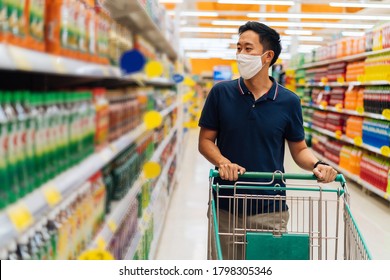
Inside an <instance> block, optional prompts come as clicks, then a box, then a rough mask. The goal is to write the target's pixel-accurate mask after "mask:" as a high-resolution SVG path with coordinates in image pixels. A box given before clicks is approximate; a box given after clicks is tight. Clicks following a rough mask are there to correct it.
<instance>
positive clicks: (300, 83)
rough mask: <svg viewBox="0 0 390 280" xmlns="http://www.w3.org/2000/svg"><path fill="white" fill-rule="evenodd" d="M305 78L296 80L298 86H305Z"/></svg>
mask: <svg viewBox="0 0 390 280" xmlns="http://www.w3.org/2000/svg"><path fill="white" fill-rule="evenodd" d="M305 82H306V81H305V78H300V79H299V80H298V84H299V85H302V86H304V85H305Z"/></svg>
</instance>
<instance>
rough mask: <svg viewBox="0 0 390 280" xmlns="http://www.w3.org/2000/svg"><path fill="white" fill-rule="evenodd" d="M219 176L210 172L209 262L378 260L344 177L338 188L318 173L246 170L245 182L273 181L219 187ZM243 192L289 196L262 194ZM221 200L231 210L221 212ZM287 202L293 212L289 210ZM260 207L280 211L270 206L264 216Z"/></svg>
mask: <svg viewBox="0 0 390 280" xmlns="http://www.w3.org/2000/svg"><path fill="white" fill-rule="evenodd" d="M216 177H219V173H218V171H217V170H210V175H209V179H210V186H209V187H210V189H209V211H208V217H209V226H208V252H207V257H208V259H219V260H221V259H283V260H286V259H301V260H304V259H318V260H321V259H346V260H354V259H359V260H368V259H372V257H371V254H370V252H369V250H368V248H367V245H366V243H365V241H364V239H363V237H362V234H361V232H360V230H359V228H358V226H357V223H356V220H355V219H354V217H353V216H352V213H351V209H350V203H349V200H350V199H349V193H348V188H347V184H346V181H345V178H344V176H343V175H341V174H339V175H337V177H336V180H335V181H336V182H338V183H340V184H339V185H338V187H336V188H335V187H332V186H329V187H328V186H322V185H321V184H319V183H318V182H317V178H316V177H315V176H314V175H313V174H308V175H306V174H288V173H282V172H280V171H276V172H274V173H264V172H246V173H245V174H243V175H239V180H240V179H241V178H246V179H262V180H269V181H267V182H257V181H256V182H247V181H238V182H236V183H235V184H234V185H219V184H213V180H214V178H216ZM275 180H279V182H280V180H281V182H283V184H285V186H283V187H282V186H280V185H279V184H278V183H275ZM287 180H288V181H287ZM296 180H299V181H300V182H294V181H296ZM301 181H304V182H301ZM307 181H308V182H307ZM223 189H230V192H231V193H232V195H223V194H220V190H223ZM242 190H268V191H269V190H274V191H276V192H278V191H286V192H287V194H286V195H285V196H284V195H258V194H248V193H245V192H243V191H242ZM213 192H214V194H213ZM290 193H291V194H290ZM220 199H225V200H228V201H229V210H227V211H225V210H222V209H220V207H219V204H220V203H219V201H220ZM284 203H285V204H286V205H287V206H288V211H283V207H281V205H282V204H284ZM275 204H278V205H279V206H278V209H276V208H275ZM258 205H261V206H260V207H263V206H264V205H273V206H272V207H274V208H273V209H268V210H267V209H266V208H264V209H266V211H265V213H264V212H262V211H264V209H263V208H262V209H263V210H261V211H260V214H259V212H258V209H259V206H258ZM268 207H270V206H268ZM272 207H271V208H272ZM253 209H256V210H253ZM275 209H276V210H275ZM251 211H256V213H252V212H251ZM288 216H290V218H288ZM284 217H287V220H288V223H287V222H286V224H284V223H285V221H284V220H285V218H284ZM221 220H222V222H224V224H222V223H221ZM264 221H267V222H264ZM270 224H271V225H270ZM221 240H223V242H221Z"/></svg>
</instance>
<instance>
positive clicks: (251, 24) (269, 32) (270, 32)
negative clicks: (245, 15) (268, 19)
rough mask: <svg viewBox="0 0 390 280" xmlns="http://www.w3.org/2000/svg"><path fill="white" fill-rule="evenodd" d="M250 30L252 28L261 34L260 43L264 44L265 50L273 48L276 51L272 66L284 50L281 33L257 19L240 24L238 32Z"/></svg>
mask: <svg viewBox="0 0 390 280" xmlns="http://www.w3.org/2000/svg"><path fill="white" fill-rule="evenodd" d="M248 30H252V31H254V32H256V33H257V34H259V40H260V44H262V45H263V48H264V50H266V51H268V50H272V51H273V52H274V53H275V56H274V58H273V59H272V61H271V64H270V66H272V65H273V64H274V63H275V62H276V60H278V57H279V55H280V53H281V52H282V45H281V43H280V35H279V33H278V32H276V31H275V30H274V29H272V28H271V27H269V26H267V25H265V24H263V23H260V22H257V21H248V22H247V23H245V24H244V25H242V26H240V28H239V29H238V34H239V35H241V34H242V33H244V32H245V31H248Z"/></svg>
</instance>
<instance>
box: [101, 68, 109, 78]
mask: <svg viewBox="0 0 390 280" xmlns="http://www.w3.org/2000/svg"><path fill="white" fill-rule="evenodd" d="M102 72H103V76H105V77H108V76H110V71H109V70H108V68H107V67H104V66H103V67H102Z"/></svg>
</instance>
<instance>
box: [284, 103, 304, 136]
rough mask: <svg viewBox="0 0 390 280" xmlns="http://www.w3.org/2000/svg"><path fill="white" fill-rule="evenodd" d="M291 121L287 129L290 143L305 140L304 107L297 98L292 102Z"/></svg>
mask: <svg viewBox="0 0 390 280" xmlns="http://www.w3.org/2000/svg"><path fill="white" fill-rule="evenodd" d="M291 103H292V104H291V105H292V106H291V107H290V109H291V111H290V119H289V122H288V124H287V127H286V134H285V138H286V139H287V140H288V141H292V142H299V141H302V140H304V139H305V131H304V129H303V117H302V107H301V103H300V99H299V98H298V97H297V96H296V98H294V100H293V101H292V102H291Z"/></svg>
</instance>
